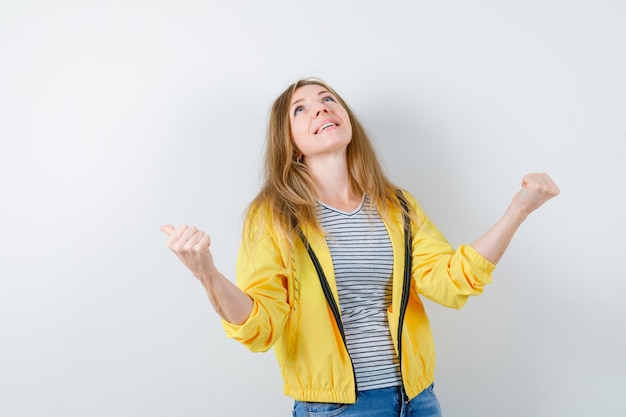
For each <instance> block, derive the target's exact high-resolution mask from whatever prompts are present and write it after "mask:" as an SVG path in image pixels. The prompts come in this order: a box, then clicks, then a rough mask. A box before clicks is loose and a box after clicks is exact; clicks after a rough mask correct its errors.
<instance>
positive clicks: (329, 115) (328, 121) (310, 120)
mask: <svg viewBox="0 0 626 417" xmlns="http://www.w3.org/2000/svg"><path fill="white" fill-rule="evenodd" d="M289 120H290V121H291V134H292V136H293V140H294V142H295V144H296V146H297V147H298V149H299V150H300V152H302V154H303V155H304V156H305V158H308V159H310V158H314V157H320V156H323V155H329V154H341V153H345V150H346V148H347V146H348V144H349V143H350V139H351V138H352V125H351V124H350V117H349V116H348V112H347V111H346V109H345V108H344V107H343V106H342V105H341V104H339V100H338V99H337V97H335V96H334V95H333V94H332V93H331V92H330V91H328V90H327V89H326V88H325V87H323V86H321V85H317V84H312V85H305V86H302V87H300V88H298V89H297V90H296V91H295V93H294V94H293V97H292V98H291V106H290V107H289Z"/></svg>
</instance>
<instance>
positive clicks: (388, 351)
mask: <svg viewBox="0 0 626 417" xmlns="http://www.w3.org/2000/svg"><path fill="white" fill-rule="evenodd" d="M318 216H319V220H320V223H321V226H322V228H323V229H324V232H325V233H326V242H327V244H328V247H329V249H330V254H331V256H332V260H333V267H334V269H335V277H336V280H337V291H338V293H339V306H340V309H341V320H342V323H343V327H344V330H345V334H346V344H347V347H348V352H349V353H350V357H351V359H352V364H353V365H354V370H355V374H356V382H357V389H358V390H359V391H364V390H369V389H376V388H384V387H391V386H396V385H401V384H402V382H401V377H400V367H399V363H398V357H397V355H396V352H395V349H394V347H393V342H392V340H391V335H390V332H389V323H388V321H387V309H388V308H389V306H390V305H391V290H392V277H391V274H392V272H393V251H392V248H391V242H390V240H389V235H388V234H387V229H386V228H385V225H384V224H383V222H382V220H381V219H380V216H379V215H378V213H377V212H376V210H375V208H374V207H373V206H372V204H371V202H370V199H369V198H368V197H364V198H363V201H362V202H361V205H360V206H359V207H358V208H357V209H356V210H354V211H353V212H351V213H346V212H343V211H340V210H337V209H335V208H332V207H329V206H326V205H325V204H323V203H320V206H319V207H318Z"/></svg>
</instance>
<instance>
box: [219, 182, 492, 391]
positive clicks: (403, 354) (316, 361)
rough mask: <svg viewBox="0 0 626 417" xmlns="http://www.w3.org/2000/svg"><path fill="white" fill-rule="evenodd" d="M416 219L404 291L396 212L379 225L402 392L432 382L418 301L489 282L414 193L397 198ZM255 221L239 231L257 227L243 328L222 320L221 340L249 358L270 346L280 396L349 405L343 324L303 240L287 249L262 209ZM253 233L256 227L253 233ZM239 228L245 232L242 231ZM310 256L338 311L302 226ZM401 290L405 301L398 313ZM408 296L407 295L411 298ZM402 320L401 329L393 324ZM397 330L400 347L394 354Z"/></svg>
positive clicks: (456, 304)
mask: <svg viewBox="0 0 626 417" xmlns="http://www.w3.org/2000/svg"><path fill="white" fill-rule="evenodd" d="M404 196H405V198H406V200H407V202H408V204H409V208H410V210H412V211H413V212H414V213H416V219H417V221H412V222H411V229H412V242H411V245H412V268H411V276H410V277H409V278H410V289H409V288H406V287H408V285H404V264H405V259H404V256H405V242H404V233H403V217H402V213H401V211H400V210H390V212H389V215H388V218H387V219H383V221H384V223H385V226H386V228H387V231H388V233H389V238H390V240H391V245H392V248H393V254H394V261H393V300H392V304H391V306H390V307H389V309H388V318H389V327H390V331H391V337H392V339H393V342H394V345H395V347H396V353H398V356H399V357H400V359H401V364H400V369H401V373H402V380H403V384H404V389H405V391H406V393H407V395H408V397H409V398H413V397H415V396H417V395H418V394H419V393H420V392H421V391H423V390H424V389H425V388H426V387H428V386H429V385H430V384H431V383H432V382H433V379H434V368H435V352H434V345H433V339H432V334H431V330H430V325H429V322H428V318H427V317H426V313H425V311H424V307H423V305H422V302H421V301H420V299H419V296H418V294H419V295H423V296H424V297H427V298H429V299H431V300H433V301H435V302H437V303H439V304H442V305H445V306H448V307H453V308H460V307H462V306H463V304H464V303H465V302H466V301H467V298H468V297H469V296H470V295H478V294H480V293H481V292H482V290H483V287H484V285H485V284H488V283H490V282H491V272H492V271H493V269H494V265H493V264H492V263H490V262H489V261H487V260H486V259H485V258H483V257H482V256H481V255H480V254H478V252H476V251H475V250H474V249H473V248H472V247H471V246H468V245H461V246H460V247H459V248H458V250H456V251H455V250H454V249H453V248H452V247H451V246H450V244H449V243H448V242H447V240H446V239H445V238H444V236H443V235H442V234H441V233H440V232H439V230H437V228H436V227H435V226H434V225H433V224H432V223H431V221H430V220H429V219H428V218H427V217H426V216H425V214H424V213H423V211H422V209H421V207H420V206H419V205H418V203H417V202H416V201H415V199H414V198H413V196H411V195H410V194H408V193H407V192H404ZM263 215H264V216H265V219H263V221H262V222H259V220H260V219H259V218H256V217H255V216H248V218H247V219H246V228H247V227H249V226H251V227H252V228H253V230H254V228H255V227H254V225H255V224H256V223H259V224H263V229H262V230H260V231H259V233H260V235H259V240H258V242H256V244H255V245H254V247H253V248H249V247H246V245H245V244H244V243H242V245H241V248H240V251H239V257H238V260H237V272H236V273H237V285H238V286H239V288H241V289H242V290H243V291H245V292H246V293H247V294H248V295H249V296H250V297H251V298H252V299H253V301H254V305H253V308H252V312H251V314H250V316H249V317H248V319H247V320H246V322H245V323H243V324H242V325H239V326H237V325H233V324H231V323H229V322H227V321H222V324H223V326H224V329H225V330H226V334H227V335H228V336H229V337H231V338H233V339H235V340H238V341H239V342H241V343H242V344H244V345H245V346H246V347H248V348H249V349H250V350H252V351H254V352H259V351H266V350H268V349H270V348H271V347H272V346H274V352H275V354H276V358H277V360H278V364H279V366H280V369H281V373H282V376H283V380H284V383H285V385H284V392H285V394H286V395H288V396H291V397H293V398H294V399H296V400H300V401H313V402H334V403H354V402H355V401H356V383H355V377H354V370H353V368H352V362H351V360H350V356H349V354H348V351H347V348H346V346H345V343H344V341H343V338H342V334H341V331H340V329H341V325H340V323H339V324H338V323H337V320H336V319H335V316H334V315H333V312H332V310H331V307H330V306H329V303H328V301H327V299H326V298H325V295H324V292H323V291H322V286H321V285H320V280H319V279H318V274H317V272H316V269H315V267H314V265H313V262H312V261H311V258H310V257H309V254H308V252H307V250H306V248H305V245H304V243H303V242H302V241H301V240H298V241H297V242H296V245H295V248H293V250H290V247H289V244H288V242H287V241H286V239H285V238H284V236H280V235H278V234H277V233H276V231H275V229H274V227H273V219H272V218H271V215H270V214H269V210H267V211H265V212H263V211H257V215H256V216H263ZM257 229H258V228H257ZM244 230H245V229H244ZM303 232H304V235H305V236H306V240H308V242H309V244H310V246H311V248H312V249H313V251H314V252H315V254H316V255H317V258H318V259H319V263H320V265H321V267H322V269H323V271H324V274H325V275H326V278H327V280H328V283H329V287H330V290H331V292H332V296H333V298H334V302H335V304H336V305H339V298H338V295H337V287H336V283H335V274H334V271H333V263H332V259H331V255H330V251H329V249H328V247H327V245H326V240H325V238H324V235H323V234H321V233H320V232H318V231H315V230H313V228H306V227H305V228H303ZM403 290H405V291H404V292H405V293H406V294H407V297H408V304H407V303H405V304H406V310H405V312H404V314H401V305H402V296H403ZM408 291H410V296H409V295H408V294H409V292H408ZM402 316H403V321H402V323H400V318H401V317H402ZM400 329H401V344H402V349H401V350H400V351H399V350H398V338H399V337H398V335H399V330H400Z"/></svg>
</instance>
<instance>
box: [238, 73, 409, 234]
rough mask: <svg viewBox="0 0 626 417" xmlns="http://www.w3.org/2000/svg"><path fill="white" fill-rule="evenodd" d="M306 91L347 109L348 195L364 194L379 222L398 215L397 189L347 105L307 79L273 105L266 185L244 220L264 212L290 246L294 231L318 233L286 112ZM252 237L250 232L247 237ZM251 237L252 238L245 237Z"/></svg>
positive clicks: (311, 189)
mask: <svg viewBox="0 0 626 417" xmlns="http://www.w3.org/2000/svg"><path fill="white" fill-rule="evenodd" d="M305 85H319V86H321V87H324V88H326V89H327V90H328V91H329V92H330V93H332V94H333V95H334V96H335V97H336V98H337V100H338V101H339V103H340V104H341V105H342V106H343V107H344V108H345V109H346V112H347V113H348V116H349V118H350V122H351V124H352V139H351V141H350V143H349V144H348V148H347V155H346V158H347V163H348V170H349V173H348V175H349V178H350V186H351V191H352V192H353V193H354V194H355V195H359V196H360V195H362V194H366V195H368V196H369V198H370V199H371V201H372V203H373V204H374V207H376V209H377V210H378V212H379V213H380V215H381V216H383V217H384V216H386V214H387V209H388V208H389V207H390V206H392V207H397V208H399V209H402V207H401V205H400V203H399V201H398V198H397V194H396V193H397V187H396V186H395V185H394V184H392V183H391V181H389V180H388V179H387V177H386V175H385V174H384V172H383V169H382V166H381V165H380V163H379V161H378V157H377V155H376V152H375V150H374V147H373V146H372V143H371V141H370V139H369V137H368V136H367V133H366V132H365V128H364V127H363V125H362V124H361V123H360V122H359V120H358V119H357V117H356V115H355V114H354V113H353V112H352V110H351V109H350V107H349V106H348V105H347V104H346V102H345V101H344V100H343V99H342V98H341V96H339V94H337V92H336V91H334V90H333V89H332V88H330V86H328V85H327V84H326V83H325V82H323V81H321V80H319V79H314V78H307V79H302V80H299V81H297V82H295V83H293V84H291V85H290V86H289V87H287V89H285V91H284V92H283V93H282V94H281V95H280V96H279V97H278V98H277V99H276V101H274V104H273V105H272V108H271V111H270V117H269V122H268V128H267V143H266V149H265V167H264V168H265V183H264V185H263V187H262V189H261V191H260V192H259V194H258V195H257V196H256V198H255V199H254V200H253V201H252V203H251V204H250V206H249V209H248V214H249V215H250V214H253V213H255V211H256V210H258V209H259V208H260V207H268V208H269V213H270V215H271V216H272V217H273V218H274V224H273V227H274V228H275V229H278V232H279V233H282V234H283V235H284V236H286V238H287V239H288V241H289V242H291V243H293V242H294V240H295V238H296V237H297V226H298V225H311V226H313V227H315V228H317V229H318V230H319V229H320V225H319V222H318V219H317V215H316V211H317V198H318V196H317V194H316V186H315V183H314V181H313V178H312V177H311V173H310V172H309V170H308V169H307V167H306V165H304V164H303V163H302V162H300V161H299V159H298V158H297V155H298V154H299V151H298V149H297V148H296V146H295V144H294V140H293V137H292V134H291V122H290V118H289V107H290V105H291V100H292V97H293V95H294V93H295V92H296V90H297V89H298V88H300V87H302V86H305ZM248 232H249V233H252V231H251V230H249V231H248ZM248 236H249V237H251V235H250V234H249V235H248Z"/></svg>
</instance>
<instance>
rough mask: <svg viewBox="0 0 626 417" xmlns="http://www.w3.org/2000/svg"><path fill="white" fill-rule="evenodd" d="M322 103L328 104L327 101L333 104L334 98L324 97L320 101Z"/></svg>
mask: <svg viewBox="0 0 626 417" xmlns="http://www.w3.org/2000/svg"><path fill="white" fill-rule="evenodd" d="M322 101H323V102H324V103H328V102H329V101H330V102H333V103H334V102H335V98H334V97H332V96H326V97H324V98H323V99H322Z"/></svg>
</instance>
